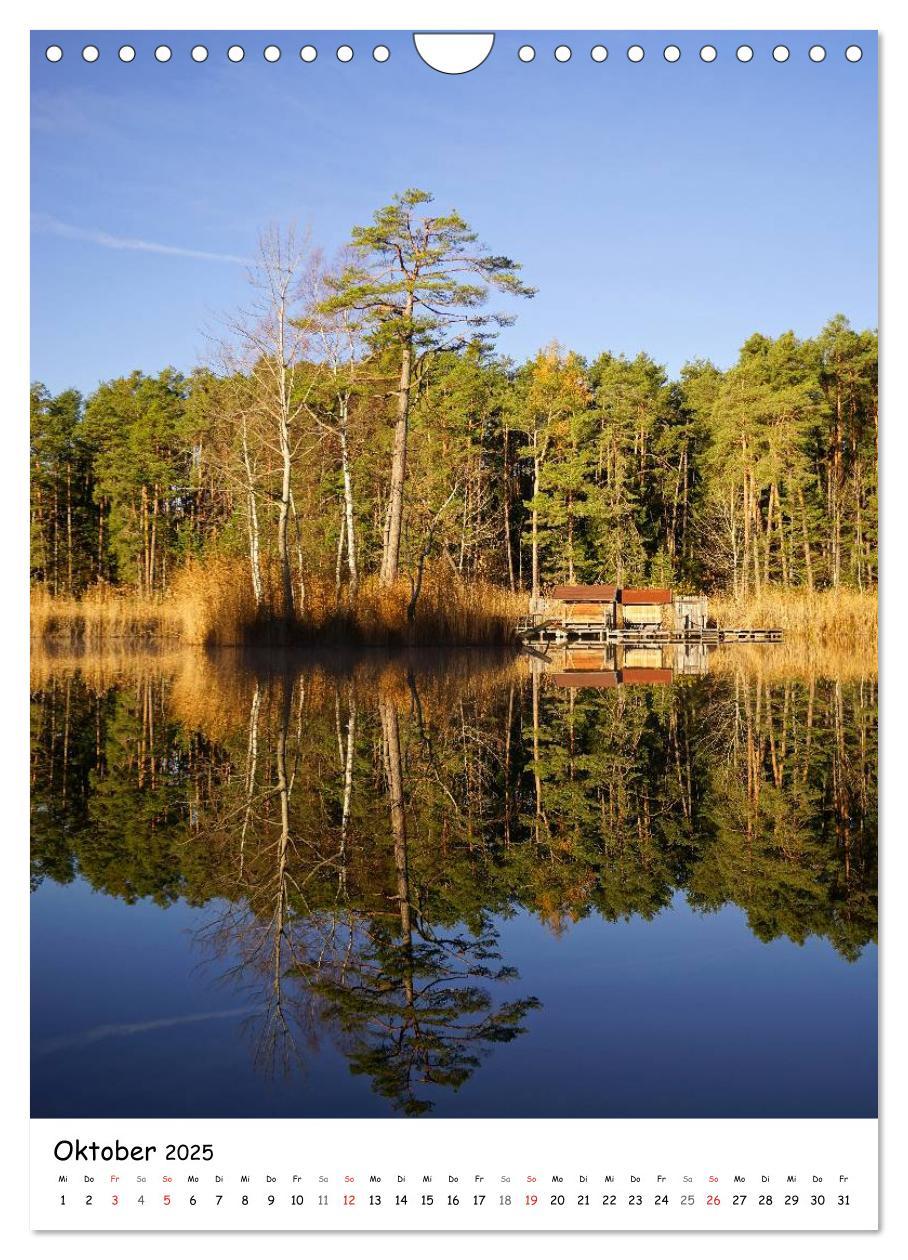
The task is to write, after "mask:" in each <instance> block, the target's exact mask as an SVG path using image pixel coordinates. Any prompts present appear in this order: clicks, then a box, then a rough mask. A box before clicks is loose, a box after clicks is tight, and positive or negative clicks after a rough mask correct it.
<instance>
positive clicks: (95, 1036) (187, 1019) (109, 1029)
mask: <svg viewBox="0 0 908 1260" xmlns="http://www.w3.org/2000/svg"><path fill="white" fill-rule="evenodd" d="M258 1009H260V1008H259V1007H255V1006H241V1007H238V1008H237V1009H235V1010H230V1011H201V1012H199V1013H197V1014H194V1015H172V1016H170V1017H168V1018H165V1019H148V1020H145V1021H143V1022H142V1023H136V1024H100V1025H98V1027H96V1028H88V1029H86V1030H85V1031H84V1032H79V1033H73V1034H71V1035H66V1036H62V1037H50V1038H48V1039H47V1040H46V1041H39V1042H38V1043H37V1044H36V1045H35V1047H34V1051H35V1054H53V1053H55V1052H56V1051H58V1050H73V1049H81V1048H82V1047H83V1046H90V1045H92V1044H93V1043H94V1042H96V1041H104V1040H105V1039H106V1038H108V1037H132V1036H134V1035H135V1034H136V1033H144V1032H156V1031H157V1030H158V1029H160V1028H176V1027H178V1026H179V1025H182V1024H199V1023H202V1022H204V1021H206V1020H209V1019H233V1018H235V1017H236V1016H238V1015H251V1014H252V1013H253V1012H254V1011H256V1010H258Z"/></svg>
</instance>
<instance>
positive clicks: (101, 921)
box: [23, 7, 879, 1231]
mask: <svg viewBox="0 0 908 1260" xmlns="http://www.w3.org/2000/svg"><path fill="white" fill-rule="evenodd" d="M380 16H381V8H380V7H379V8H377V9H376V10H375V14H374V19H373V20H374V21H375V23H376V26H377V27H380ZM678 16H679V20H682V19H683V7H681V8H679V9H678ZM255 19H256V14H255V13H254V12H250V14H249V20H250V21H251V22H254V21H255ZM30 82H31V125H32V131H31V267H32V288H31V304H32V305H31V310H32V326H31V364H30V379H31V382H32V383H31V392H30V426H31V430H30V431H31V445H30V458H29V487H30V505H29V508H30V513H29V527H30V551H31V642H32V657H31V722H32V729H31V799H32V828H31V886H30V907H31V909H30V922H31V955H30V976H31V1043H30V1044H31V1072H30V1117H31V1120H30V1126H31V1140H30V1156H29V1158H30V1168H31V1227H32V1229H33V1230H34V1231H124V1230H127V1231H132V1230H135V1231H140V1230H141V1231H159V1230H160V1231H186V1230H194V1231H213V1230H218V1231H240V1230H256V1231H258V1230H263V1231H264V1230H275V1231H288V1230H291V1231H325V1230H331V1231H346V1230H350V1231H426V1230H437V1231H442V1230H464V1231H634V1230H637V1231H643V1230H647V1231H649V1230H661V1231H734V1230H740V1231H743V1230H763V1231H870V1230H875V1229H876V1228H877V1198H878V1194H877V1114H878V1112H877V953H876V943H877V676H878V675H877V580H878V528H877V465H878V459H877V447H878V435H879V412H878V388H877V344H878V343H877V323H878V320H877V289H876V283H877V281H876V268H877V238H876V222H877V152H876V142H877V37H876V32H875V31H868V30H863V29H855V30H845V29H835V30H822V29H816V30H810V29H797V30H795V29H778V30H766V29H759V30H756V29H741V30H733V29H722V30H709V29H703V30H700V29H674V30H652V29H647V30H628V29H616V30H578V29H565V30H553V29H545V30H540V29H536V30H532V29H528V30H512V29H506V30H497V31H494V30H489V31H479V30H471V31H467V30H462V31H444V32H443V31H442V30H440V29H439V30H434V31H433V30H430V29H428V30H422V31H420V30H418V29H414V30H401V29H380V28H379V29H375V30H362V29H341V30H335V31H331V30H323V29H317V30H311V31H306V30H259V29H248V28H247V29H236V30H227V29H195V30H193V29H182V28H181V29H160V30H156V29H126V28H123V29H116V28H113V29H84V30H79V29H73V28H67V29H34V30H32V32H31V46H30ZM23 528H24V525H23Z"/></svg>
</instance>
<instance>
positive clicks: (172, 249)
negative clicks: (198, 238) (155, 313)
mask: <svg viewBox="0 0 908 1260" xmlns="http://www.w3.org/2000/svg"><path fill="white" fill-rule="evenodd" d="M32 227H33V229H34V230H35V231H38V232H49V233H51V234H52V235H53V236H62V237H65V238H66V239H67V240H71V241H87V242H89V244H91V245H100V246H101V247H102V248H103V249H126V250H137V251H138V252H140V253H143V254H166V255H169V256H171V257H175V258H199V259H201V260H202V261H203V262H219V263H233V264H236V265H238V266H241V267H249V266H251V265H252V259H251V258H243V257H242V256H241V255H239V254H215V253H212V252H211V251H210V250H206V249H187V248H186V247H185V246H183V245H165V244H163V243H162V242H160V241H143V240H141V239H140V238H138V237H133V236H114V235H112V234H111V233H110V232H101V231H98V230H97V229H95V228H80V227H74V226H73V225H72V224H70V223H61V222H60V220H59V219H55V218H53V217H52V216H51V215H49V214H39V215H35V216H34V217H33V218H32Z"/></svg>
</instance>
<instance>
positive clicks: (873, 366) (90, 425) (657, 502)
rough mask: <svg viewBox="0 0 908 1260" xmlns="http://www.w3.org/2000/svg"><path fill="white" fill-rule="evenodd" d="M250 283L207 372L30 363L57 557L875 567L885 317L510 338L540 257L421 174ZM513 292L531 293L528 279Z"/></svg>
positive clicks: (543, 585) (399, 571)
mask: <svg viewBox="0 0 908 1260" xmlns="http://www.w3.org/2000/svg"><path fill="white" fill-rule="evenodd" d="M249 285H250V288H249V302H248V303H247V306H246V307H245V308H244V309H243V310H241V311H239V312H238V313H237V314H236V315H235V316H231V317H230V318H229V319H228V320H227V321H226V324H225V329H224V333H223V337H222V338H221V339H220V341H219V343H218V345H217V347H216V350H215V352H214V353H213V354H212V356H211V361H210V362H209V363H208V364H206V366H204V367H198V368H196V369H195V370H193V371H192V372H190V373H189V374H188V375H187V374H183V373H181V372H179V371H177V370H175V369H174V368H173V367H166V368H164V369H163V370H161V371H159V372H157V373H152V374H147V373H145V372H142V371H139V370H136V371H134V372H132V373H130V374H129V375H127V376H123V377H118V378H116V379H113V380H109V381H105V382H103V383H102V384H100V385H99V386H98V388H97V389H96V390H95V391H94V392H92V393H91V394H89V395H88V396H85V397H83V396H82V395H81V394H80V393H79V392H78V391H76V390H74V389H70V390H65V391H63V392H61V393H59V394H56V395H53V394H51V393H50V392H49V391H48V390H47V389H46V388H44V386H43V385H41V384H40V383H36V384H34V385H33V387H32V390H31V543H32V575H33V580H34V582H35V583H36V584H40V585H41V586H42V587H43V588H44V589H45V590H46V591H47V592H48V593H50V594H51V595H55V596H79V595H81V594H83V593H85V592H86V591H87V590H88V589H89V588H91V587H93V586H95V585H96V584H99V583H101V584H113V585H117V586H121V587H128V588H131V589H133V590H135V591H136V592H138V593H139V594H142V595H145V596H153V595H157V594H160V593H163V592H166V591H167V589H168V588H169V586H170V583H171V581H172V579H173V576H174V574H175V573H176V572H177V571H178V570H179V569H180V567H181V566H182V565H183V564H185V562H187V561H188V560H190V559H195V560H197V561H200V562H204V561H205V559H206V558H208V557H211V556H215V555H219V556H234V557H239V558H241V559H242V564H243V572H244V573H245V575H246V577H245V579H244V580H246V581H248V583H249V585H250V587H251V591H252V595H253V597H254V600H255V604H256V607H257V608H263V609H271V610H274V611H277V612H278V613H279V614H280V615H281V616H283V617H286V618H292V617H296V616H300V615H302V614H304V613H305V607H306V600H307V598H308V596H309V592H310V591H311V590H312V588H313V583H317V584H320V587H321V589H325V588H326V587H328V588H330V587H331V586H332V585H333V587H334V590H335V592H336V593H337V595H338V596H341V595H343V597H344V598H346V599H350V600H352V601H354V602H355V600H356V596H357V594H358V591H359V590H360V587H361V585H362V583H363V582H365V581H369V582H373V583H374V582H377V583H380V584H381V585H385V586H393V585H394V584H396V583H398V582H399V581H401V580H403V579H407V580H408V581H409V585H410V590H411V592H412V593H413V595H412V598H413V599H416V598H418V593H419V588H420V584H421V582H422V579H423V575H424V573H426V572H429V571H431V570H435V571H437V572H440V573H441V574H442V575H450V576H451V577H456V578H458V579H463V580H465V581H470V580H476V579H481V580H483V581H486V582H491V583H494V584H497V585H500V586H501V587H503V588H505V589H510V590H512V591H515V592H529V593H531V594H532V595H534V596H539V595H541V594H544V593H545V591H546V590H547V589H548V588H549V587H550V586H551V585H552V584H553V583H557V582H561V581H568V582H572V581H578V582H595V581H600V580H601V581H609V582H617V583H619V584H622V583H626V584H635V583H639V584H644V583H651V584H654V585H671V584H675V585H681V586H684V587H689V588H697V589H706V590H722V591H727V592H733V593H734V594H735V595H738V596H743V597H747V596H748V595H751V594H759V593H760V592H761V591H763V590H765V589H766V588H769V587H775V586H780V587H783V588H786V589H801V590H805V591H810V590H816V589H823V588H839V587H846V586H847V587H852V588H856V589H860V590H864V589H872V588H873V587H874V585H875V583H876V579H877V440H878V392H877V350H878V343H877V336H876V333H875V332H874V331H871V330H864V331H858V330H855V329H853V328H852V327H851V326H850V324H849V322H848V321H847V319H846V318H845V317H844V316H842V315H836V316H834V317H833V318H832V319H830V320H829V322H828V323H827V324H826V325H825V327H824V328H823V329H822V330H821V331H820V332H819V334H818V335H817V336H815V337H811V338H799V337H797V336H796V335H795V334H794V333H793V332H785V333H782V334H781V335H780V336H777V337H769V336H764V335H762V334H759V333H755V334H754V335H753V336H751V337H749V338H748V340H747V341H746V342H745V343H744V345H743V346H742V347H741V350H740V353H739V356H738V359H737V361H736V362H735V363H734V364H733V365H732V366H731V367H729V368H727V369H724V370H723V369H720V368H719V367H717V366H716V365H715V364H713V363H712V362H710V361H709V360H707V359H696V360H694V361H692V362H690V363H688V364H686V365H685V366H684V367H683V368H682V369H681V372H680V373H679V375H678V377H677V379H671V378H670V376H669V374H668V373H667V371H666V369H665V368H664V367H663V366H662V365H660V364H659V363H657V362H656V361H655V360H654V359H652V358H651V357H650V356H649V355H648V354H646V353H645V352H641V353H639V354H638V355H636V357H634V358H630V357H627V356H625V355H623V354H612V353H610V352H608V351H603V352H602V353H601V354H599V355H597V356H596V357H594V358H585V357H583V356H582V355H580V354H578V353H576V352H574V351H572V350H570V349H569V348H567V347H564V346H562V345H560V344H558V343H555V342H553V343H551V344H550V345H548V346H546V347H544V348H542V349H540V350H539V352H538V353H537V354H535V355H534V356H533V357H532V358H530V359H529V360H528V361H526V362H523V363H517V362H514V361H512V360H511V359H508V358H507V357H504V356H502V355H501V354H499V353H498V352H497V351H496V348H495V332H496V330H497V328H499V327H500V326H502V325H504V324H507V323H508V322H510V319H511V318H512V316H511V315H509V314H507V315H506V314H498V313H495V312H493V311H491V310H490V309H489V300H490V299H491V298H492V297H493V296H494V295H495V294H496V293H501V294H504V295H507V296H508V297H509V298H511V299H513V298H529V297H532V296H533V290H532V289H531V288H529V287H528V286H527V285H526V284H525V283H524V282H523V280H522V279H521V272H520V267H519V264H517V263H516V262H514V261H513V260H512V259H510V258H508V257H507V256H504V255H497V254H492V253H490V252H488V251H487V250H486V249H485V248H484V247H482V246H480V245H479V244H478V241H477V237H476V235H475V234H474V232H473V231H472V230H471V228H470V227H469V225H468V224H467V223H466V222H465V221H464V220H463V219H462V218H461V217H460V216H459V215H458V214H456V213H454V212H452V213H450V214H437V213H435V212H434V211H433V208H432V199H431V197H430V196H429V194H427V193H423V192H420V191H418V190H409V191H407V192H406V193H404V194H401V195H399V196H397V197H395V198H394V200H393V201H392V202H391V203H390V204H389V205H388V206H386V207H384V208H382V209H380V210H379V211H377V212H376V214H375V215H374V217H373V221H372V223H371V224H370V225H368V226H366V227H359V228H355V229H354V230H353V231H352V233H351V236H350V242H349V245H348V247H347V249H346V250H345V252H344V254H343V255H342V257H341V258H340V260H339V261H337V260H335V261H334V262H331V263H328V262H326V260H325V259H324V258H323V256H322V255H321V254H320V253H319V252H318V251H317V250H315V249H313V248H311V247H310V246H309V244H308V243H307V242H305V241H302V242H300V241H299V240H297V239H296V238H295V236H294V235H293V233H290V232H286V233H284V232H279V231H277V230H272V231H270V232H268V233H266V234H265V235H264V236H263V238H262V241H261V249H260V255H259V259H258V263H257V266H256V267H255V268H253V269H252V270H251V272H250V276H249ZM512 305H513V303H512Z"/></svg>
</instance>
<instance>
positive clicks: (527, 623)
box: [516, 615, 782, 647]
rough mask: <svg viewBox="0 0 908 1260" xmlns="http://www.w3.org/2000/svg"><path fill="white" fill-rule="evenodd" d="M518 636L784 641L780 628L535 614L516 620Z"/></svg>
mask: <svg viewBox="0 0 908 1260" xmlns="http://www.w3.org/2000/svg"><path fill="white" fill-rule="evenodd" d="M516 634H517V638H518V639H519V640H520V641H521V642H522V643H602V644H609V643H610V644H631V645H637V646H646V645H652V646H653V647H656V646H661V645H662V644H665V643H704V644H707V645H714V646H717V645H718V644H720V643H781V642H782V631H781V630H778V629H760V630H752V629H750V630H748V629H740V628H735V627H727V626H703V627H691V628H687V629H684V630H667V629H664V628H663V627H660V626H621V627H615V626H606V625H603V623H602V622H601V621H589V622H582V621H571V622H570V623H568V624H567V625H566V624H565V623H564V621H563V620H562V619H560V618H554V617H548V618H547V617H544V616H538V615H537V616H533V615H530V616H528V617H524V618H522V619H521V620H520V621H519V622H518V623H517V628H516Z"/></svg>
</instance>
